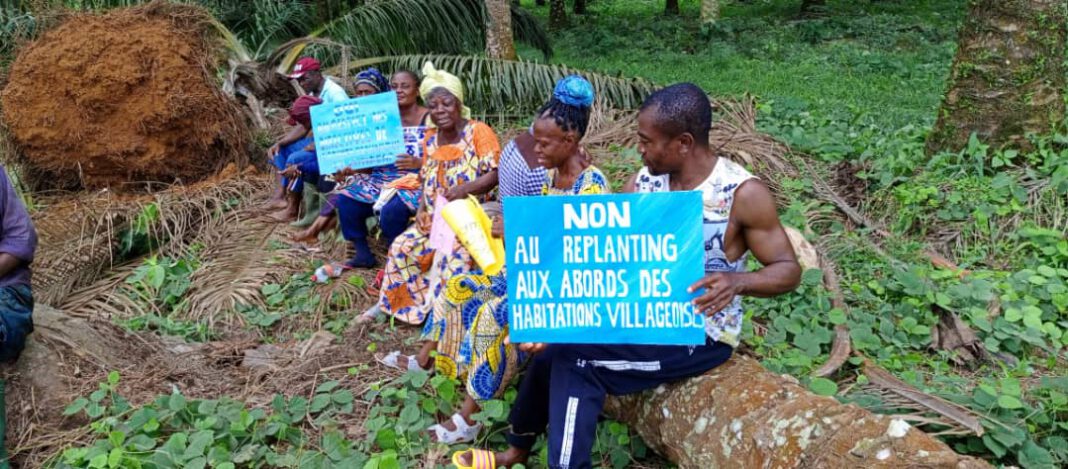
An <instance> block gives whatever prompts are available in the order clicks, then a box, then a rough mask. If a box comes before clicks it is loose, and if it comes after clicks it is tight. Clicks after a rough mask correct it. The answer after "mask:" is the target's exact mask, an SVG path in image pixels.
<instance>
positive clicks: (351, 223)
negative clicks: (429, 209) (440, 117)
mask: <svg viewBox="0 0 1068 469" xmlns="http://www.w3.org/2000/svg"><path fill="white" fill-rule="evenodd" d="M372 70H373V69H372ZM379 78H380V79H379ZM367 81H372V78H371V77H365V78H363V79H361V76H360V75H357V89H359V88H358V87H359V86H360V85H361V84H363V83H364V82H367ZM373 81H375V82H377V84H376V86H383V87H386V89H388V88H392V89H393V90H394V91H396V93H397V104H398V105H399V106H400V111H401V125H403V126H404V146H405V153H404V154H401V155H398V156H397V162H396V163H394V164H390V165H385V166H379V167H376V168H373V169H371V170H365V171H362V172H359V173H357V174H354V175H352V176H350V177H349V178H348V180H347V182H346V185H345V187H344V188H343V189H341V190H340V191H338V192H340V194H338V195H337V196H336V198H335V203H336V205H337V210H338V218H339V220H340V221H341V232H342V234H343V235H344V236H345V239H346V240H347V241H349V242H351V243H352V245H353V248H354V251H355V255H354V256H353V258H352V259H350V260H348V261H347V262H345V264H344V266H345V267H347V268H367V267H373V266H374V265H375V257H374V255H373V254H372V253H371V248H370V246H369V245H368V242H367V234H368V230H367V219H368V218H370V217H372V216H374V215H375V214H376V212H377V214H378V226H379V227H380V228H381V230H382V241H383V242H384V243H385V244H386V245H387V246H388V245H390V244H392V242H393V240H394V239H395V238H396V237H397V236H398V235H400V234H401V233H402V232H403V231H404V230H405V229H406V228H407V227H408V222H409V220H411V218H412V215H413V214H415V211H416V208H417V207H418V202H419V188H418V185H415V186H414V187H412V186H411V185H407V186H405V185H403V183H404V182H406V181H408V180H414V179H416V177H417V174H418V171H419V168H420V166H422V157H423V143H422V142H423V136H424V135H425V134H426V120H427V116H428V115H429V113H428V112H427V110H426V108H424V107H422V106H420V105H419V99H418V94H417V93H416V92H415V90H416V89H418V87H419V77H417V76H416V75H415V73H413V72H410V71H407V70H404V71H400V72H397V73H395V74H393V77H392V80H391V81H390V82H389V83H387V82H386V79H385V77H382V76H381V75H379V77H376V78H374V79H373ZM397 185H401V187H392V186H397Z"/></svg>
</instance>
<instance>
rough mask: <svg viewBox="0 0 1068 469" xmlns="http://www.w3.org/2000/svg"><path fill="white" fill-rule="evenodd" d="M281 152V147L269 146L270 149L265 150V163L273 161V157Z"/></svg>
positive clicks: (276, 145)
mask: <svg viewBox="0 0 1068 469" xmlns="http://www.w3.org/2000/svg"><path fill="white" fill-rule="evenodd" d="M280 151H282V146H281V145H279V144H277V143H276V144H274V145H271V148H268V149H267V161H274V157H275V156H277V155H278V152H280Z"/></svg>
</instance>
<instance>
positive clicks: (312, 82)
mask: <svg viewBox="0 0 1068 469" xmlns="http://www.w3.org/2000/svg"><path fill="white" fill-rule="evenodd" d="M321 69H322V65H321V64H320V63H319V61H318V60H315V58H314V57H301V59H300V60H298V61H297V64H296V65H294V66H293V73H290V74H289V78H292V79H294V80H297V83H299V84H300V87H301V88H304V91H305V92H307V93H308V94H312V95H314V96H316V97H318V98H319V99H322V100H323V102H324V103H333V102H338V101H344V100H346V99H349V95H348V94H346V93H345V89H344V88H342V87H341V85H338V84H337V83H334V82H333V80H330V79H328V78H326V77H324V76H323V74H322V72H321V71H320V70H321Z"/></svg>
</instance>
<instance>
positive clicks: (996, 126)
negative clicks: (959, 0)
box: [927, 0, 1068, 155]
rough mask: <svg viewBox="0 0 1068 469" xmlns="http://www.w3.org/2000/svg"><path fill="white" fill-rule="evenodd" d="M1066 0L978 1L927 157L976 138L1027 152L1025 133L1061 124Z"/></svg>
mask: <svg viewBox="0 0 1068 469" xmlns="http://www.w3.org/2000/svg"><path fill="white" fill-rule="evenodd" d="M1066 20H1068V18H1066V13H1065V4H1064V0H1018V1H1011V2H1006V1H1004V0H973V1H972V2H971V4H970V5H969V8H968V16H967V18H966V19H965V21H964V25H963V26H962V27H961V30H960V40H959V43H958V46H957V56H956V58H955V59H954V60H953V68H952V71H951V72H950V78H949V80H950V85H949V90H948V91H947V92H946V95H945V98H944V99H943V100H942V107H941V109H940V110H939V112H938V122H937V123H936V124H935V127H934V130H932V131H931V134H930V135H929V136H928V138H927V153H928V154H930V155H933V154H934V153H937V152H939V151H943V150H945V151H958V150H960V149H961V148H963V147H964V146H966V145H967V142H968V139H969V138H970V136H971V134H972V133H975V134H977V135H978V137H979V138H980V140H982V141H984V142H985V143H988V144H990V145H993V146H994V147H996V148H1000V147H1006V146H1011V147H1017V148H1024V149H1026V148H1028V146H1029V142H1028V141H1027V139H1026V138H1025V136H1026V134H1028V133H1038V134H1045V133H1049V131H1050V130H1051V128H1052V127H1053V126H1055V125H1058V124H1060V123H1061V122H1063V120H1064V117H1065V105H1064V88H1065V68H1064V61H1063V60H1062V59H1063V58H1064V55H1065V39H1066V35H1068V33H1066V25H1065V22H1066Z"/></svg>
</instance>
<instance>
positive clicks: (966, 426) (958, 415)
mask: <svg viewBox="0 0 1068 469" xmlns="http://www.w3.org/2000/svg"><path fill="white" fill-rule="evenodd" d="M863 370H864V375H865V376H867V377H868V380H869V382H868V384H865V385H863V386H861V387H860V391H858V393H859V394H861V395H864V394H866V395H869V396H874V397H876V398H878V399H879V400H880V401H881V402H882V406H881V407H880V406H876V407H878V408H875V409H872V410H874V411H876V412H893V411H906V412H908V413H906V414H902V415H900V417H902V418H903V419H905V420H906V421H910V422H912V423H914V424H916V425H921V426H924V425H927V426H932V427H933V428H931V430H930V431H929V433H934V434H936V435H969V434H971V435H975V436H982V435H983V431H984V430H983V425H982V423H981V421H982V420H983V416H981V415H979V414H976V413H975V412H973V411H971V410H970V409H968V408H966V407H964V406H961V405H959V404H956V403H953V402H949V401H947V400H945V399H942V398H940V397H936V396H932V395H930V394H927V393H925V392H923V391H920V390H919V389H916V388H914V387H912V386H911V385H909V384H908V383H906V382H904V381H901V380H900V379H898V378H896V377H895V376H894V375H892V374H890V372H888V371H886V370H885V369H883V368H881V367H879V366H878V365H875V364H874V363H872V361H871V360H869V359H866V358H865V359H864V366H863ZM987 420H988V421H991V422H994V423H999V422H995V421H993V420H990V419H987Z"/></svg>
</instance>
